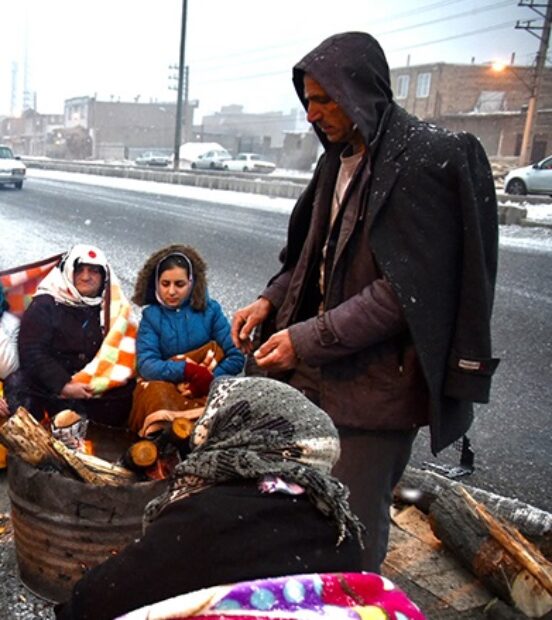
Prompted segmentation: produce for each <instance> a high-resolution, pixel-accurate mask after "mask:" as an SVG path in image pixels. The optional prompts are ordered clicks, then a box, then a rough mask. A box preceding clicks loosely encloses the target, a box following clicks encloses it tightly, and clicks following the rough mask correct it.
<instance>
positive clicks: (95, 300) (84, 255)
mask: <svg viewBox="0 0 552 620" xmlns="http://www.w3.org/2000/svg"><path fill="white" fill-rule="evenodd" d="M78 264H86V265H99V266H100V267H102V268H103V270H104V273H105V276H104V286H103V287H102V289H101V293H100V295H98V296H97V297H84V296H83V295H81V294H80V293H79V291H78V290H77V287H76V286H75V284H74V282H73V277H74V273H75V266H76V265H78ZM108 280H109V265H108V263H107V258H106V257H105V254H104V253H103V252H102V251H101V250H100V249H98V248H97V247H95V246H93V245H85V244H83V243H79V244H77V245H75V246H73V247H72V248H71V249H70V250H69V251H68V252H67V254H65V255H64V256H63V258H62V259H61V261H60V263H59V265H57V266H56V267H54V268H53V269H52V271H50V273H49V274H48V275H47V276H46V277H45V278H44V279H43V280H42V282H41V283H40V284H39V285H38V288H37V290H36V293H35V297H37V296H38V295H51V296H52V297H53V298H54V299H55V300H56V301H57V302H59V303H62V304H65V305H67V306H98V305H99V304H101V303H102V301H103V298H104V293H105V290H106V288H107V286H109V282H108Z"/></svg>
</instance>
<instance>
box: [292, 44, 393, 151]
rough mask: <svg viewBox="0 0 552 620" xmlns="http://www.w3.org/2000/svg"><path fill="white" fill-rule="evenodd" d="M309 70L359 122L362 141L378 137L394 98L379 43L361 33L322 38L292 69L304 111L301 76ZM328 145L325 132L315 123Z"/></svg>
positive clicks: (369, 143)
mask: <svg viewBox="0 0 552 620" xmlns="http://www.w3.org/2000/svg"><path fill="white" fill-rule="evenodd" d="M305 73H308V74H309V75H310V76H311V77H312V78H313V79H315V80H316V81H317V82H318V83H319V84H320V85H321V86H322V88H324V90H325V91H326V92H327V93H328V95H329V96H330V97H331V98H332V99H333V100H334V101H335V102H336V103H337V104H339V105H340V106H341V108H342V109H343V110H344V111H345V113H346V114H347V116H348V117H349V118H350V119H351V120H352V121H353V122H354V123H356V124H357V125H358V128H359V130H360V132H361V134H362V136H363V138H364V141H365V144H366V145H367V146H370V145H371V144H372V143H373V142H374V140H375V139H376V137H377V133H378V128H379V126H380V124H381V121H382V119H383V116H384V113H385V111H386V109H387V108H388V107H389V104H390V103H391V102H392V100H393V93H392V91H391V81H390V77H389V67H388V65H387V60H386V58H385V54H384V53H383V50H382V49H381V47H380V44H379V43H378V42H377V41H376V39H374V37H372V36H371V35H369V34H366V33H364V32H345V33H342V34H336V35H333V36H331V37H329V38H328V39H326V40H324V41H323V42H322V43H320V45H318V46H317V47H315V48H314V49H313V50H312V51H311V52H309V53H308V54H307V55H306V56H305V57H304V58H303V59H302V60H301V61H300V62H298V63H297V64H296V65H295V67H294V68H293V83H294V85H295V90H296V91H297V94H298V95H299V99H300V100H301V102H302V103H303V107H304V108H305V110H306V109H307V102H306V100H305V95H304V86H303V77H304V75H305ZM314 130H315V131H316V133H317V134H318V137H319V138H320V141H321V142H322V144H323V145H324V147H325V148H328V145H329V143H328V140H327V138H326V136H325V135H324V133H323V132H322V131H321V130H320V129H318V127H316V125H314Z"/></svg>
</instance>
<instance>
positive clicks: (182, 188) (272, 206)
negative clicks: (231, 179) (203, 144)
mask: <svg viewBox="0 0 552 620" xmlns="http://www.w3.org/2000/svg"><path fill="white" fill-rule="evenodd" d="M27 176H28V177H30V178H42V179H56V180H59V181H69V182H71V183H84V184H87V185H99V186H101V187H114V188H117V189H124V190H129V191H136V192H145V193H149V194H163V195H164V196H179V197H181V198H191V199H193V200H203V201H205V202H218V203H222V204H226V205H236V206H239V207H247V208H251V209H264V210H266V211H278V212H280V213H290V212H291V210H292V208H293V205H294V204H295V202H296V201H295V200H294V199H293V198H272V197H270V196H263V195H262V194H249V193H246V192H231V191H227V190H222V189H208V188H206V187H192V186H190V185H173V184H172V183H158V182H157V181H141V180H140V179H124V178H120V177H104V176H100V175H94V174H80V173H75V172H63V171H61V170H39V169H36V168H30V169H28V170H27Z"/></svg>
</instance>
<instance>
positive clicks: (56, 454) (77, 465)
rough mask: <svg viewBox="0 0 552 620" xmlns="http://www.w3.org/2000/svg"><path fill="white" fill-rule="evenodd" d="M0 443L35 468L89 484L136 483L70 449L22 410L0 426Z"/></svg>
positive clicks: (120, 471) (121, 470) (114, 468)
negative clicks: (54, 471) (58, 472)
mask: <svg viewBox="0 0 552 620" xmlns="http://www.w3.org/2000/svg"><path fill="white" fill-rule="evenodd" d="M0 443H2V444H3V445H4V446H5V447H6V448H8V450H9V451H10V452H12V453H13V454H16V455H17V456H19V457H20V458H21V459H22V460H24V461H26V462H27V463H29V464H31V465H34V466H35V467H39V466H42V467H44V466H53V467H55V468H56V469H58V470H59V471H60V472H62V473H64V474H69V475H73V476H75V475H76V476H77V477H78V478H80V479H81V480H84V481H85V482H89V483H91V484H96V485H121V484H128V483H129V482H132V481H134V480H136V478H135V476H134V474H133V473H132V472H131V471H129V470H128V469H125V468H124V467H120V466H118V465H114V464H112V463H109V462H108V461H104V460H103V459H99V458H97V457H93V456H91V455H88V454H83V453H82V452H77V451H75V450H71V449H70V448H68V447H67V446H66V445H65V444H63V443H62V442H61V441H58V440H57V439H55V438H54V437H52V435H51V434H50V433H49V432H48V431H47V430H46V429H45V428H44V427H43V426H42V425H41V424H40V423H39V422H37V421H36V420H35V418H34V417H33V416H32V415H31V414H30V413H29V412H28V411H27V410H26V409H24V408H23V407H19V409H18V410H17V411H16V412H15V414H14V415H13V416H11V417H10V418H8V420H7V421H6V422H5V423H4V424H2V426H0Z"/></svg>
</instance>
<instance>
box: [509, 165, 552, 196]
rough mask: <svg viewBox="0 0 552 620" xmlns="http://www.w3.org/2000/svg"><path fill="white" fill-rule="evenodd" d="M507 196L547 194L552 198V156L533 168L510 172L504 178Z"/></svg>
mask: <svg viewBox="0 0 552 620" xmlns="http://www.w3.org/2000/svg"><path fill="white" fill-rule="evenodd" d="M504 191H505V192H506V193H507V194H518V195H525V194H547V195H550V196H552V156H551V157H547V158H546V159H543V160H541V161H539V162H538V163H536V164H533V165H532V166H524V167H523V168H515V169H514V170H510V172H508V174H507V175H506V177H505V178H504Z"/></svg>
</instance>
